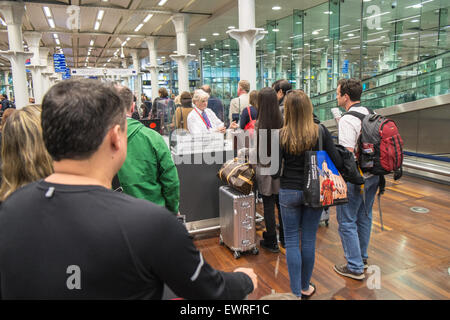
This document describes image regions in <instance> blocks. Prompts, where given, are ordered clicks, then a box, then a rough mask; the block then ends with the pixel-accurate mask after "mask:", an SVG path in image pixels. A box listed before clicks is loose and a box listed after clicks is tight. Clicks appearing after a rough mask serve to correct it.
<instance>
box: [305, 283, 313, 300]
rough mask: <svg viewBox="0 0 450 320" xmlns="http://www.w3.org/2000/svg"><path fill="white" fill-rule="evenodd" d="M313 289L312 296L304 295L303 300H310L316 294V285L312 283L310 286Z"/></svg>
mask: <svg viewBox="0 0 450 320" xmlns="http://www.w3.org/2000/svg"><path fill="white" fill-rule="evenodd" d="M309 285H310V286H311V287H313V288H314V290H313V292H312V293H311V294H303V293H302V300H308V299H309V298H311V297H312V296H313V294H314V293H316V286H315V285H314V283H310V284H309Z"/></svg>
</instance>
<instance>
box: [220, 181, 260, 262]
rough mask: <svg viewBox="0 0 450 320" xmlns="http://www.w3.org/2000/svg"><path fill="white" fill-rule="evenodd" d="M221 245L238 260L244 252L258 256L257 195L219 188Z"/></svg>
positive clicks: (223, 187)
mask: <svg viewBox="0 0 450 320" xmlns="http://www.w3.org/2000/svg"><path fill="white" fill-rule="evenodd" d="M219 211H220V244H225V245H226V246H227V247H228V248H230V249H231V250H232V251H233V252H234V257H235V258H236V259H238V258H239V257H240V256H241V253H242V252H245V251H250V250H251V251H252V253H253V254H258V252H259V251H258V248H257V247H256V229H255V195H254V194H253V192H252V193H250V194H249V195H245V194H242V193H240V192H239V191H236V190H234V189H233V188H231V187H229V186H222V187H220V188H219Z"/></svg>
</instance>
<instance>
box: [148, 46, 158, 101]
mask: <svg viewBox="0 0 450 320" xmlns="http://www.w3.org/2000/svg"><path fill="white" fill-rule="evenodd" d="M145 42H147V47H148V57H149V61H150V66H148V67H147V69H148V70H150V78H151V81H152V100H153V101H154V100H155V98H156V97H158V91H159V79H158V71H159V69H158V62H157V61H156V59H157V57H158V53H157V50H156V44H157V42H158V38H156V37H147V38H145Z"/></svg>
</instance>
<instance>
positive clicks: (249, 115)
mask: <svg viewBox="0 0 450 320" xmlns="http://www.w3.org/2000/svg"><path fill="white" fill-rule="evenodd" d="M247 112H248V117H249V118H250V121H253V119H252V115H251V114H250V107H247Z"/></svg>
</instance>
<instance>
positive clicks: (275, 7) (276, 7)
mask: <svg viewBox="0 0 450 320" xmlns="http://www.w3.org/2000/svg"><path fill="white" fill-rule="evenodd" d="M272 10H275V11H278V10H281V7H280V6H274V7H272Z"/></svg>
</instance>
